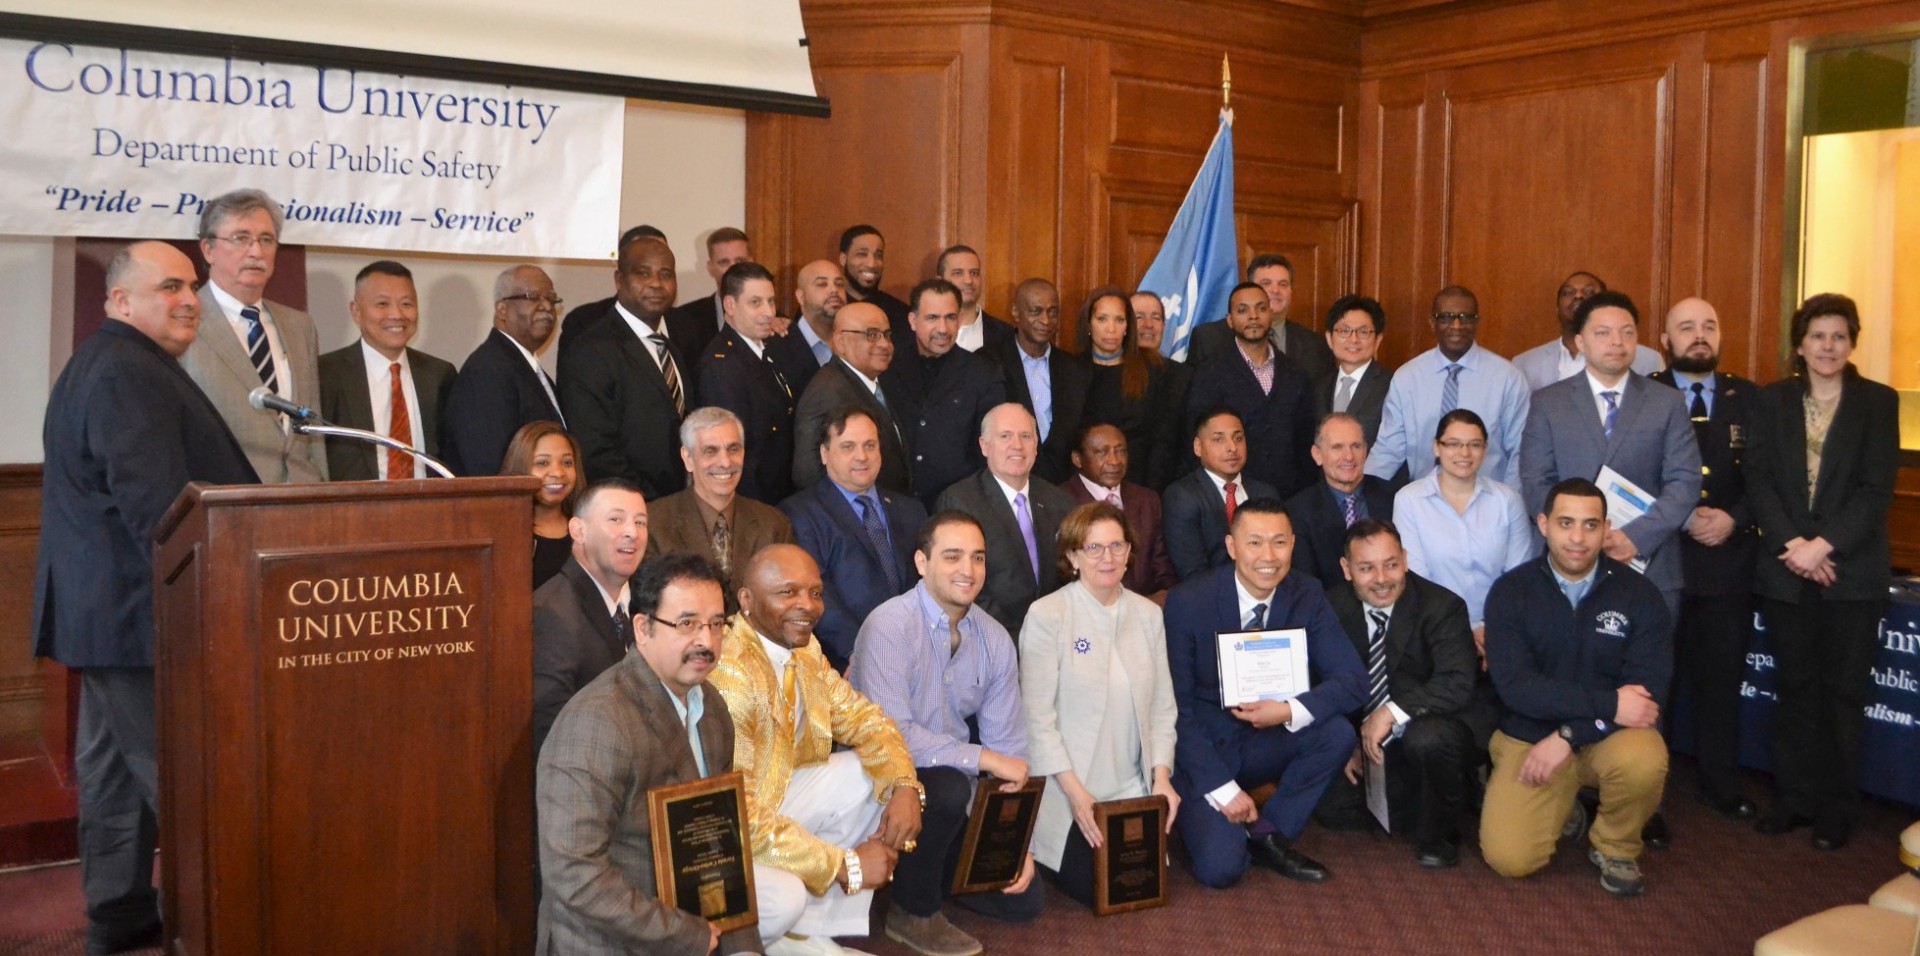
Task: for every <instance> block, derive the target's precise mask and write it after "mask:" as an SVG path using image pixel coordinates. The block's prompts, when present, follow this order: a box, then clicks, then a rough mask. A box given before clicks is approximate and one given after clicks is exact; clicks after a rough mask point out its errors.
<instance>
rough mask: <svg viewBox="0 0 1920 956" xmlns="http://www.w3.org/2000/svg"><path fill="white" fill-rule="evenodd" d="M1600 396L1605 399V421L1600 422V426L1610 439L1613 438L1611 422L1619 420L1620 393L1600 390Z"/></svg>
mask: <svg viewBox="0 0 1920 956" xmlns="http://www.w3.org/2000/svg"><path fill="white" fill-rule="evenodd" d="M1600 397H1601V398H1604V399H1606V401H1607V417H1606V421H1605V422H1603V423H1602V427H1603V428H1604V429H1605V430H1606V433H1607V438H1608V439H1609V440H1611V439H1612V438H1613V424H1614V423H1615V422H1617V421H1619V420H1620V393H1619V392H1615V391H1612V390H1608V391H1605V392H1601V393H1600Z"/></svg>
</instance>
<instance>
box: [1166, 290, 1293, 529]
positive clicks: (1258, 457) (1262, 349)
mask: <svg viewBox="0 0 1920 956" xmlns="http://www.w3.org/2000/svg"><path fill="white" fill-rule="evenodd" d="M1227 322H1228V324H1230V325H1231V326H1232V327H1233V330H1234V334H1235V339H1234V345H1235V347H1234V348H1231V349H1227V350H1226V351H1224V352H1221V353H1220V354H1218V355H1215V356H1213V357H1212V358H1209V359H1206V360H1204V361H1202V362H1201V363H1200V365H1199V366H1198V367H1197V368H1195V369H1194V372H1193V385H1192V387H1191V388H1190V389H1189V390H1188V392H1187V419H1186V420H1187V422H1188V424H1189V425H1191V424H1193V423H1195V422H1197V421H1198V420H1199V418H1200V417H1201V416H1202V415H1204V414H1206V413H1207V412H1209V411H1211V410H1213V409H1214V408H1217V407H1219V406H1222V405H1225V406H1227V407H1228V408H1231V409H1233V410H1234V411H1235V412H1238V413H1239V415H1240V421H1241V422H1242V423H1243V424H1244V425H1245V427H1246V430H1247V451H1248V455H1247V466H1246V469H1247V474H1248V476H1250V477H1252V478H1256V479H1259V480H1260V481H1262V482H1265V483H1266V484H1269V485H1272V486H1273V487H1274V488H1276V489H1278V490H1279V492H1280V494H1281V496H1282V497H1287V496H1291V495H1292V494H1294V493H1295V492H1297V491H1299V490H1300V489H1302V488H1304V487H1306V486H1307V485H1308V484H1309V483H1311V482H1312V481H1313V471H1314V469H1313V460H1312V458H1311V457H1310V455H1309V454H1308V451H1307V449H1308V448H1309V447H1311V446H1312V444H1313V430H1314V425H1315V424H1316V423H1315V421H1314V414H1313V412H1314V403H1313V397H1312V395H1311V394H1310V392H1309V389H1308V386H1307V377H1306V375H1305V374H1304V373H1303V372H1301V370H1300V367H1299V366H1298V365H1296V364H1294V362H1293V361H1292V360H1291V359H1289V358H1288V357H1286V356H1284V355H1281V354H1280V353H1279V352H1278V351H1277V350H1276V349H1275V348H1274V347H1273V339H1272V338H1271V337H1270V336H1269V335H1268V334H1267V332H1268V327H1269V325H1270V324H1271V322H1272V313H1270V312H1269V311H1268V306H1267V295H1266V293H1265V292H1263V291H1261V289H1260V287H1259V286H1257V285H1254V284H1253V283H1251V282H1243V283H1241V284H1240V285H1237V286H1235V287H1234V289H1233V293H1232V294H1231V295H1230V296H1229V297H1228V299H1227Z"/></svg>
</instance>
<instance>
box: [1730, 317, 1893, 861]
mask: <svg viewBox="0 0 1920 956" xmlns="http://www.w3.org/2000/svg"><path fill="white" fill-rule="evenodd" d="M1789 337H1790V341H1792V342H1793V344H1794V358H1793V368H1794V372H1795V374H1794V375H1793V377H1791V378H1788V379H1786V380H1784V381H1780V382H1775V383H1773V384H1772V385H1769V386H1767V387H1766V388H1764V389H1762V390H1761V392H1760V399H1759V401H1758V402H1757V403H1756V404H1755V408H1754V422H1753V425H1754V427H1753V434H1752V435H1751V436H1750V437H1749V438H1748V443H1749V444H1748V450H1747V489H1748V499H1749V501H1750V502H1751V504H1752V507H1753V514H1754V519H1755V522H1756V523H1757V524H1758V526H1759V528H1760V534H1761V539H1762V542H1763V544H1764V547H1765V549H1766V552H1767V553H1768V554H1771V555H1772V558H1771V559H1770V560H1769V559H1768V558H1766V557H1763V558H1762V559H1761V561H1760V567H1759V569H1758V573H1757V575H1756V581H1755V584H1754V590H1755V592H1756V593H1758V594H1759V596H1760V598H1761V607H1762V610H1763V611H1764V612H1765V614H1766V622H1767V636H1768V638H1769V640H1770V642H1771V644H1772V648H1773V656H1774V661H1775V664H1776V668H1777V669H1776V671H1775V674H1776V675H1777V676H1776V679H1775V686H1776V689H1777V690H1778V692H1779V697H1780V704H1779V707H1778V708H1776V709H1775V711H1774V715H1773V738H1774V739H1773V770H1774V786H1775V789H1776V791H1777V794H1776V796H1775V800H1774V804H1773V807H1772V808H1771V809H1770V810H1769V811H1768V813H1767V814H1766V816H1763V817H1761V818H1760V820H1759V821H1758V822H1757V823H1756V824H1755V829H1757V830H1759V831H1760V832H1761V833H1767V834H1776V833H1785V832H1787V831H1789V830H1792V829H1795V828H1797V827H1802V826H1806V825H1808V824H1811V825H1812V826H1813V845H1814V846H1815V847H1817V848H1819V849H1823V850H1833V849H1838V848H1839V847H1841V846H1844V845H1846V842H1847V838H1848V836H1849V835H1851V832H1852V829H1853V820H1854V816H1855V815H1856V814H1857V812H1858V809H1859V803H1860V750H1861V737H1862V735H1863V733H1864V731H1865V728H1866V717H1865V716H1864V707H1865V706H1866V701H1867V694H1868V692H1869V691H1870V690H1871V689H1872V669H1873V660H1874V656H1875V654H1876V652H1877V651H1878V649H1879V643H1878V640H1877V634H1878V626H1879V623H1880V618H1881V617H1882V616H1883V615H1884V614H1885V613H1886V605H1887V584H1888V581H1889V579H1890V577H1891V576H1892V568H1891V565H1892V560H1891V558H1890V557H1889V553H1888V547H1887V508H1888V506H1889V505H1890V504H1891V503H1892V501H1893V484H1894V477H1895V474H1896V473H1897V472H1898V470H1899V467H1900V460H1899V459H1900V404H1899V399H1898V397H1897V396H1896V395H1895V394H1894V391H1893V389H1891V388H1888V387H1887V386H1885V385H1882V384H1880V383H1878V382H1871V381H1868V380H1866V379H1864V378H1861V377H1860V373H1859V372H1858V371H1857V370H1856V369H1855V368H1854V367H1853V365H1852V364H1851V363H1850V362H1849V361H1848V358H1849V357H1850V356H1852V354H1853V349H1854V346H1855V344H1856V343H1857V342H1858V340H1859V337H1860V312H1859V309H1858V308H1856V307H1855V306H1854V304H1853V300H1852V299H1849V298H1847V297H1846V296H1843V295H1833V294H1822V295H1816V296H1814V297H1812V298H1810V299H1808V300H1807V301H1806V302H1805V303H1803V304H1802V305H1801V306H1800V309H1799V311H1797V312H1795V313H1794V314H1793V322H1792V326H1791V329H1790V332H1789Z"/></svg>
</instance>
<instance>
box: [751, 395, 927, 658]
mask: <svg viewBox="0 0 1920 956" xmlns="http://www.w3.org/2000/svg"><path fill="white" fill-rule="evenodd" d="M819 446H820V464H821V465H822V466H823V467H824V468H825V469H826V477H824V478H821V479H820V481H819V482H818V483H816V484H815V485H814V486H813V487H811V488H807V489H805V490H802V491H799V492H797V493H795V494H794V496H793V497H791V498H788V499H787V500H785V501H783V502H781V503H780V510H781V511H783V512H785V513H786V515H787V519H788V520H790V521H792V522H793V538H794V542H795V543H796V544H798V545H800V547H801V548H803V549H805V550H806V552H807V553H808V554H810V555H812V556H813V560H814V563H816V564H818V565H820V575H821V578H822V580H824V581H825V582H826V594H825V599H826V609H825V612H824V613H822V614H821V616H820V621H819V623H817V624H815V625H814V628H813V636H814V637H817V638H819V639H820V649H821V650H822V651H824V652H825V653H826V655H827V660H828V662H830V663H831V664H833V668H834V670H837V671H839V672H841V673H843V674H844V673H846V670H847V661H848V659H850V658H851V657H852V656H853V644H854V639H855V638H857V637H859V636H860V625H861V624H862V623H864V622H865V621H866V619H867V615H868V614H869V613H872V611H873V609H874V608H876V607H879V606H880V605H881V604H882V603H883V602H885V601H886V600H887V599H888V598H891V597H894V596H895V595H899V594H903V593H905V592H906V591H907V590H908V589H909V588H912V587H913V586H914V584H916V583H918V582H919V580H920V575H919V573H918V572H917V571H916V570H915V569H914V563H913V542H914V539H915V538H917V537H919V535H920V526H921V525H922V524H924V523H926V520H927V509H926V508H924V507H922V506H921V504H920V502H918V501H916V500H914V498H913V496H911V495H907V494H895V493H892V492H888V491H883V490H881V489H880V488H878V487H876V483H877V482H878V481H879V479H880V428H879V426H878V425H876V424H874V421H873V418H872V417H871V416H869V415H868V414H867V413H866V412H864V411H861V410H860V409H858V408H855V407H852V406H847V407H844V408H841V409H840V410H838V411H835V412H834V413H833V414H831V415H829V416H827V420H826V424H825V426H824V427H823V428H822V429H821V434H820V435H819Z"/></svg>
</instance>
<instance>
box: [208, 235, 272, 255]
mask: <svg viewBox="0 0 1920 956" xmlns="http://www.w3.org/2000/svg"><path fill="white" fill-rule="evenodd" d="M210 238H213V239H218V240H219V241H221V242H224V243H227V244H228V245H230V246H232V247H234V248H235V249H250V248H252V247H253V244H254V243H256V242H257V243H259V244H260V251H261V252H272V251H273V250H274V248H275V247H276V246H278V245H280V240H278V239H275V238H274V237H273V236H271V235H265V236H256V235H254V234H252V233H250V232H236V233H234V234H233V235H231V236H212V237H210Z"/></svg>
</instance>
